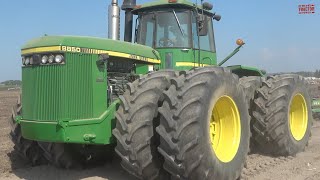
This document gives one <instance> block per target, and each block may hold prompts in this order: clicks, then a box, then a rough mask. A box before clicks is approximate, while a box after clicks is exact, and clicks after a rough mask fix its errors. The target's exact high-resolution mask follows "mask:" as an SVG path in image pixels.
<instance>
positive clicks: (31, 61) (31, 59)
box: [29, 57, 34, 65]
mask: <svg viewBox="0 0 320 180" xmlns="http://www.w3.org/2000/svg"><path fill="white" fill-rule="evenodd" d="M29 63H30V64H31V65H33V64H34V63H33V58H32V57H31V58H30V61H29Z"/></svg>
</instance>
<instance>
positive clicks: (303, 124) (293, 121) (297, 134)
mask: <svg viewBox="0 0 320 180" xmlns="http://www.w3.org/2000/svg"><path fill="white" fill-rule="evenodd" d="M289 126H290V132H291V134H292V136H293V138H294V139H295V140H297V141H300V140H301V139H302V138H303V137H304V135H305V133H306V131H307V126H308V109H307V103H306V100H305V99H304V97H303V96H302V95H301V94H296V95H295V96H294V97H293V99H292V100H291V104H290V110H289Z"/></svg>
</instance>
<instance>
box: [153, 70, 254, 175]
mask: <svg viewBox="0 0 320 180" xmlns="http://www.w3.org/2000/svg"><path fill="white" fill-rule="evenodd" d="M171 82H172V85H171V86H170V88H169V89H168V90H167V91H165V93H164V94H165V100H164V103H163V106H162V107H161V108H159V112H160V113H161V120H160V126H159V127H158V128H157V132H158V133H159V134H160V137H161V139H160V147H159V148H158V150H159V152H160V153H161V154H162V155H163V156H164V157H165V163H164V168H165V169H166V170H167V171H168V172H170V173H171V175H172V178H173V179H175V178H177V179H188V180H198V179H223V180H234V179H237V178H239V177H240V174H241V170H242V168H243V166H244V163H245V160H246V157H247V153H248V150H249V139H250V126H249V121H250V118H249V114H248V107H247V104H246V101H245V99H244V92H243V89H242V88H241V86H240V85H239V80H238V77H237V76H236V75H233V74H232V73H231V72H230V71H229V70H227V69H224V68H216V67H215V68H213V67H209V68H199V69H195V70H192V71H189V72H181V75H180V76H179V77H178V78H175V79H172V80H171Z"/></svg>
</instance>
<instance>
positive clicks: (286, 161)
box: [0, 91, 320, 180]
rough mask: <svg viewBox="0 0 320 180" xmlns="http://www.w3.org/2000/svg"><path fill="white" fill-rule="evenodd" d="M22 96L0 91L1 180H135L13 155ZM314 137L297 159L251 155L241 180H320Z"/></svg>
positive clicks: (113, 166)
mask: <svg viewBox="0 0 320 180" xmlns="http://www.w3.org/2000/svg"><path fill="white" fill-rule="evenodd" d="M18 94H19V92H13V91H11V92H8V91H0V160H1V161H0V162H1V163H0V179H47V180H49V179H90V180H91V179H109V180H131V179H132V180H133V179H134V178H132V177H130V176H128V175H127V174H126V173H125V172H124V171H123V170H122V169H121V167H120V166H119V165H118V163H117V162H114V163H109V164H106V165H104V166H102V167H95V168H92V169H86V170H59V169H56V168H54V167H52V166H39V167H31V166H30V165H29V164H28V163H26V162H25V161H23V160H21V159H20V158H19V156H18V154H16V153H14V152H12V151H13V144H12V143H11V141H10V139H9V137H8V133H9V131H10V129H9V124H8V122H7V119H8V117H9V116H10V113H11V107H12V105H13V104H14V103H15V102H16V97H17V96H18ZM312 131H313V136H312V139H311V141H310V143H309V146H308V148H307V149H306V151H305V152H303V153H300V154H298V155H297V156H296V157H278V158H272V157H268V156H263V155H259V154H252V155H249V158H248V161H247V166H246V168H245V169H244V171H243V174H242V177H243V178H242V179H252V180H259V179H268V180H269V179H270V180H274V179H277V180H287V179H290V180H300V179H305V180H318V179H320V123H319V122H315V123H314V127H313V128H312Z"/></svg>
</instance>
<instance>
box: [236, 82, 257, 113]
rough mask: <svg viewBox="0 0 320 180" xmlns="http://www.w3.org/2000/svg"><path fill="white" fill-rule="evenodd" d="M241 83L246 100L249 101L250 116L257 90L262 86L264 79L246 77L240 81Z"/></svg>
mask: <svg viewBox="0 0 320 180" xmlns="http://www.w3.org/2000/svg"><path fill="white" fill-rule="evenodd" d="M239 83H240V85H241V86H242V87H243V89H244V94H245V99H246V101H247V104H248V107H249V114H250V112H251V111H252V105H253V101H254V98H255V95H256V93H257V90H258V89H259V88H260V87H261V85H262V78H261V77H259V76H248V77H246V76H245V77H242V78H240V79H239Z"/></svg>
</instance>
